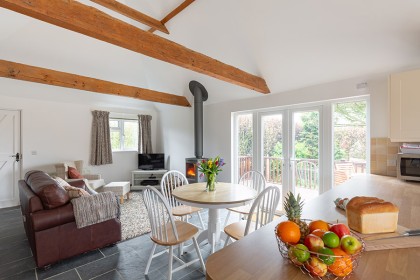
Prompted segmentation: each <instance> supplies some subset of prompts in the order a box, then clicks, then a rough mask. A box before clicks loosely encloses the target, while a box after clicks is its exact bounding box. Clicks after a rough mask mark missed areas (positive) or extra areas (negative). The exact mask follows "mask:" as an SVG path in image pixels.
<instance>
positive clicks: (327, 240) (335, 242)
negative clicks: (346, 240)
mask: <svg viewBox="0 0 420 280" xmlns="http://www.w3.org/2000/svg"><path fill="white" fill-rule="evenodd" d="M322 241H324V245H325V246H327V247H328V248H337V247H338V246H340V238H339V237H338V235H337V234H335V233H334V232H332V231H327V232H326V233H324V234H323V235H322Z"/></svg>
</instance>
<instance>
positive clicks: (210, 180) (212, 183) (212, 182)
mask: <svg viewBox="0 0 420 280" xmlns="http://www.w3.org/2000/svg"><path fill="white" fill-rule="evenodd" d="M206 177H207V185H206V189H207V191H209V192H214V191H215V190H216V174H208V175H207V176H206Z"/></svg>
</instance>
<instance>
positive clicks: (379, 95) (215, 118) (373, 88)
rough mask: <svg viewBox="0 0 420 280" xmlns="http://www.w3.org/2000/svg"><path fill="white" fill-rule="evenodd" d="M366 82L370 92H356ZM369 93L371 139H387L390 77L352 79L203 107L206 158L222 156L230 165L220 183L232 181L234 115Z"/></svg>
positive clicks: (226, 167)
mask: <svg viewBox="0 0 420 280" xmlns="http://www.w3.org/2000/svg"><path fill="white" fill-rule="evenodd" d="M365 81H367V82H368V88H369V90H368V91H367V92H366V91H360V90H357V89H356V85H357V84H358V83H360V82H365ZM366 93H368V94H369V95H370V104H371V106H370V109H371V110H370V113H371V137H387V136H388V119H389V117H388V92H387V77H386V76H385V75H382V76H379V77H374V78H371V79H369V80H366V79H360V78H359V79H349V80H345V81H337V82H333V83H328V84H322V85H316V86H312V87H307V88H303V89H298V90H293V91H289V92H285V93H279V94H268V95H264V96H259V97H256V98H251V99H244V100H240V101H233V102H227V103H222V104H211V105H208V106H204V154H205V156H211V157H212V156H216V155H220V156H221V157H223V158H224V159H225V160H226V162H227V164H226V165H225V166H224V168H223V172H221V173H220V175H219V179H220V180H221V181H229V180H231V178H230V177H231V167H232V164H231V163H232V155H231V141H232V135H231V115H232V113H233V112H239V111H247V110H254V109H262V108H272V107H281V106H287V105H295V104H305V103H311V102H318V101H323V100H330V99H340V98H348V97H355V96H360V95H364V94H366ZM226 94H229V93H228V92H227V93H226ZM209 95H211V92H209Z"/></svg>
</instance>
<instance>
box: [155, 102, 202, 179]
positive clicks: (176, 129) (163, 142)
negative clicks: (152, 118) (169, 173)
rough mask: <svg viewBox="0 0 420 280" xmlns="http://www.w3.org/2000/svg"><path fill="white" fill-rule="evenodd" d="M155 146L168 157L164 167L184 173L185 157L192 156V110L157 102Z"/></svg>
mask: <svg viewBox="0 0 420 280" xmlns="http://www.w3.org/2000/svg"><path fill="white" fill-rule="evenodd" d="M156 108H157V109H158V111H159V123H158V124H157V127H158V131H157V147H158V148H159V149H160V150H162V151H163V152H164V153H165V155H166V156H167V157H168V160H167V162H166V164H165V168H166V169H168V170H178V171H180V172H182V173H185V158H188V157H194V111H193V108H182V107H176V106H169V105H164V104H157V105H156Z"/></svg>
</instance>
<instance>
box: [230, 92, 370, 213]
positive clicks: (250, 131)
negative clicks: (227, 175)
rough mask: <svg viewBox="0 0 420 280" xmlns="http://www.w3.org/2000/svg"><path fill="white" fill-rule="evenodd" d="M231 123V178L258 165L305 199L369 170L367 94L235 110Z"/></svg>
mask: <svg viewBox="0 0 420 280" xmlns="http://www.w3.org/2000/svg"><path fill="white" fill-rule="evenodd" d="M233 126H235V130H234V131H233V135H232V137H233V142H232V144H233V145H232V149H233V153H232V155H233V159H234V162H232V165H233V173H232V176H233V177H232V181H233V182H238V180H239V177H240V176H241V175H242V174H243V173H245V172H246V171H249V170H257V171H260V172H262V173H263V174H264V176H265V177H266V179H267V182H268V185H274V186H278V187H279V188H280V189H281V191H282V195H283V196H284V195H285V194H287V192H289V191H292V192H294V193H295V194H300V195H301V196H302V197H303V198H304V199H305V200H306V201H308V200H311V199H312V198H314V197H316V196H318V195H319V194H320V193H323V192H325V191H327V190H329V189H332V188H333V187H334V186H337V185H339V184H341V183H343V182H344V181H346V180H348V179H349V178H351V177H353V176H356V175H357V174H356V173H365V172H367V173H368V172H369V160H368V159H369V154H370V150H369V138H370V136H369V98H368V97H357V98H349V99H343V100H331V101H325V102H322V103H321V102H320V103H318V104H317V105H316V106H304V105H302V106H299V107H298V106H294V107H293V108H292V107H287V108H286V107H284V108H278V109H267V110H265V111H262V110H256V111H252V112H241V113H235V115H234V122H233ZM321 175H322V176H321ZM280 207H281V205H280Z"/></svg>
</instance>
